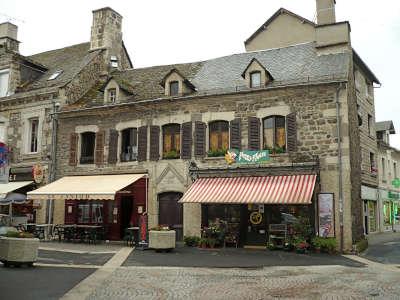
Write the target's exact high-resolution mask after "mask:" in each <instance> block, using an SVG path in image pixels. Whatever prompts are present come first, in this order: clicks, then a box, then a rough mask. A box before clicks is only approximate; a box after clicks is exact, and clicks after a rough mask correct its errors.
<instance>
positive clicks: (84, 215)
mask: <svg viewBox="0 0 400 300" xmlns="http://www.w3.org/2000/svg"><path fill="white" fill-rule="evenodd" d="M78 223H90V204H88V203H80V204H78Z"/></svg>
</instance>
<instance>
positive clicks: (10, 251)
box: [0, 231, 39, 267]
mask: <svg viewBox="0 0 400 300" xmlns="http://www.w3.org/2000/svg"><path fill="white" fill-rule="evenodd" d="M38 248H39V239H37V238H34V237H33V235H32V234H30V233H27V232H14V231H11V232H7V233H6V234H5V235H4V236H1V237H0V261H1V262H2V263H3V264H4V266H5V267H8V266H9V265H21V264H26V265H28V266H32V265H33V263H34V262H35V261H36V260H37V256H38Z"/></svg>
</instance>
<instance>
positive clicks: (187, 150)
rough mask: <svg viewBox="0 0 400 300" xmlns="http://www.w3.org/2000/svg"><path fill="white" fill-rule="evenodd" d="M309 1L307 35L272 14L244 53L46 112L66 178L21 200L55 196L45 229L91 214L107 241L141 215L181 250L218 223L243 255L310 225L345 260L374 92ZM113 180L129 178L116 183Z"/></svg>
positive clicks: (122, 81) (325, 7)
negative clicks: (231, 230) (291, 222)
mask: <svg viewBox="0 0 400 300" xmlns="http://www.w3.org/2000/svg"><path fill="white" fill-rule="evenodd" d="M316 3H317V19H318V22H317V23H314V22H311V21H309V20H307V19H304V18H302V17H300V16H298V15H296V14H294V13H292V12H289V11H287V10H285V9H280V10H278V11H277V12H276V13H275V14H274V15H273V16H272V17H271V18H270V19H269V20H268V21H267V22H266V23H265V24H263V25H262V26H261V27H260V28H259V29H258V30H257V31H256V32H255V33H254V34H253V35H252V36H251V37H250V38H249V39H247V40H246V42H245V47H246V50H247V51H248V52H246V53H240V54H234V55H229V56H225V57H220V58H216V59H212V60H207V61H202V62H196V63H188V64H175V65H166V66H158V67H149V68H141V69H128V70H115V71H113V72H110V73H109V74H108V76H107V77H102V78H101V80H99V81H98V82H97V83H96V84H95V85H93V86H92V88H91V89H90V90H88V91H87V93H85V95H84V96H82V97H80V98H79V100H77V101H76V102H74V103H73V104H71V105H66V106H64V107H63V109H62V110H61V112H60V113H58V114H57V116H58V122H59V124H58V126H59V130H58V135H57V138H58V141H66V142H59V143H57V159H56V169H57V178H63V179H64V180H63V181H61V180H59V183H57V182H56V183H53V184H51V185H49V186H48V188H44V189H39V190H38V191H37V192H33V193H32V194H31V197H32V198H38V199H45V198H46V197H47V198H52V197H54V195H55V194H57V193H58V196H57V197H58V200H56V201H55V202H54V205H55V213H54V218H55V222H56V223H64V222H78V223H81V222H83V223H88V222H89V223H93V222H96V221H98V213H100V214H101V216H102V218H101V220H102V222H103V223H104V224H108V225H109V226H111V227H118V228H116V229H115V228H114V229H115V230H116V233H115V232H114V233H115V234H114V235H113V237H116V238H118V237H121V236H122V235H123V230H124V228H125V227H126V226H128V224H129V223H132V224H133V223H135V222H136V221H135V220H137V217H138V216H137V215H138V214H143V212H146V214H147V215H148V221H149V226H150V227H152V226H154V225H157V224H168V225H170V226H172V227H173V228H174V229H176V230H177V232H178V237H179V238H181V237H182V236H183V235H185V236H188V235H197V236H198V235H200V232H201V228H202V226H206V225H209V224H210V222H211V221H212V219H215V218H221V217H226V218H227V219H228V221H229V222H230V224H236V223H237V224H239V225H238V226H239V227H240V228H239V229H238V231H240V232H239V235H240V238H241V240H242V241H241V243H242V244H251V243H261V244H265V243H266V232H268V231H269V230H270V229H271V227H270V225H271V224H272V223H282V222H283V221H282V220H278V219H279V218H280V219H282V218H289V219H290V218H293V217H294V218H298V217H301V216H307V217H308V220H309V222H311V226H312V228H313V229H314V230H315V231H316V232H319V233H320V234H322V235H324V231H323V230H322V229H324V230H325V229H326V230H327V233H328V234H329V235H331V234H332V235H335V236H336V237H337V239H338V241H339V244H340V245H341V247H342V248H343V249H344V250H350V249H351V247H352V245H353V243H354V242H355V241H357V240H359V239H361V238H363V236H364V230H363V224H364V222H363V201H362V197H361V191H362V186H365V187H367V188H370V189H375V190H376V189H377V187H378V179H377V174H376V170H375V168H376V167H375V166H376V155H377V152H378V150H377V144H376V137H375V121H374V120H375V117H374V116H375V113H374V98H373V97H374V96H373V84H374V83H376V84H379V80H378V79H377V78H376V77H375V75H374V74H373V73H372V72H371V70H370V69H369V68H368V66H367V65H366V64H365V63H364V62H363V61H362V59H361V58H360V57H359V56H358V55H357V53H356V52H355V51H354V50H353V48H352V46H351V39H350V24H349V23H348V22H336V20H335V1H334V0H317V1H316ZM372 133H373V134H372ZM227 149H236V150H242V152H234V151H233V150H232V151H229V153H228V154H232V153H236V154H238V155H243V156H245V155H250V154H246V152H243V151H247V150H252V151H259V152H257V154H256V155H259V157H261V156H262V155H267V158H266V160H267V162H264V163H257V162H255V163H250V164H243V165H242V164H239V163H234V164H232V165H228V163H227V161H226V157H225V154H226V152H227ZM262 150H267V151H268V152H266V151H264V152H263V151H262ZM254 153H255V152H252V154H254ZM265 153H267V154H265ZM229 159H232V157H230V158H229V155H228V157H227V160H228V161H229ZM121 174H137V175H138V176H136V177H132V178H131V179H130V181H129V180H128V181H126V182H125V181H123V180H122V179H121V177H113V176H116V175H119V176H121ZM79 175H96V176H93V181H92V184H91V185H92V186H91V187H90V188H88V189H87V190H85V192H82V191H76V190H74V189H73V186H74V184H78V182H79V181H80V180H81V178H82V177H78V176H79ZM99 178H103V179H104V180H103V181H101V182H102V184H103V183H104V184H105V185H107V182H108V184H109V185H110V186H111V182H114V183H116V182H119V185H118V188H119V189H118V188H115V189H114V190H112V189H110V190H107V191H106V192H107V193H108V194H107V197H106V196H104V198H101V197H97V198H96V196H95V195H96V194H101V195H103V194H104V193H105V191H103V189H102V188H103V186H100V184H96V181H98V180H99ZM138 178H145V180H144V181H143V184H145V185H146V189H147V193H146V197H145V203H144V202H142V200H143V199H142V198H140V199H141V202H140V205H137V204H135V199H136V198H135V197H136V196H134V195H133V194H132V193H134V192H135V188H130V187H132V185H133V184H135V181H137V180H138ZM125 179H126V178H125V177H124V180H125ZM86 180H88V182H90V179H88V177H87V178H86ZM144 182H145V183H144ZM193 182H194V183H193ZM263 183H265V184H263ZM89 185H90V184H89ZM128 186H129V187H128ZM126 187H128V188H126ZM241 187H242V190H240V188H241ZM263 187H267V189H266V190H265V189H263ZM90 189H92V190H90ZM104 189H106V188H105V187H104ZM188 189H189V191H188ZM238 189H239V190H238ZM100 190H102V191H100ZM90 191H92V192H90ZM235 191H236V192H235ZM239 191H240V192H241V193H239ZM298 191H302V192H301V195H300V194H298V193H297V192H298ZM290 192H292V194H290ZM61 194H62V196H60V195H61ZM319 194H321V195H322V197H320V196H319ZM132 195H133V196H132ZM182 195H183V198H182ZM238 195H239V196H240V197H239V196H238ZM331 196H333V197H332V198H331ZM238 197H239V198H238ZM123 198H124V199H125V200H123ZM181 198H182V199H181ZM320 198H321V199H320ZM74 199H75V201H74ZM85 199H98V201H93V200H90V201H86V200H85ZM106 199H108V200H115V201H103V200H106ZM179 199H181V200H180V201H181V202H183V204H182V203H181V202H178V200H179ZM326 199H328V201H327V202H325V204H326V205H327V206H326V207H325V206H324V207H322V204H323V203H322V200H324V201H326ZM330 199H333V201H334V203H331V202H329V201H330ZM319 200H321V202H320V201H319ZM329 205H333V207H330V206H329ZM143 206H144V207H143ZM323 208H326V210H325V211H324V210H323ZM329 209H333V215H330V212H329ZM127 210H129V212H128V213H127ZM93 214H95V215H96V216H95V217H93ZM322 214H323V215H322ZM131 215H132V218H131V217H130V216H131ZM252 216H255V217H256V218H255V219H251V218H252ZM93 218H94V219H93ZM130 218H131V219H130ZM249 218H250V219H249ZM132 220H133V221H132ZM258 222H259V223H258ZM331 224H334V225H331ZM133 225H136V224H133ZM232 226H233V225H232ZM322 226H324V228H322ZM114 229H113V230H114ZM260 237H261V238H260Z"/></svg>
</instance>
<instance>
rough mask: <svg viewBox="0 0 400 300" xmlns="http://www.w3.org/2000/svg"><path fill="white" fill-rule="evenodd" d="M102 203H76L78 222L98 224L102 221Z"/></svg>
mask: <svg viewBox="0 0 400 300" xmlns="http://www.w3.org/2000/svg"><path fill="white" fill-rule="evenodd" d="M103 216H104V210H103V203H99V202H96V201H89V202H81V203H79V204H78V223H79V224H99V223H103V221H104V217H103Z"/></svg>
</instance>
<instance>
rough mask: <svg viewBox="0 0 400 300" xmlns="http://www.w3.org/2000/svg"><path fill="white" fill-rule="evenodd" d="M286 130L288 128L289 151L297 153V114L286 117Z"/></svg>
mask: <svg viewBox="0 0 400 300" xmlns="http://www.w3.org/2000/svg"><path fill="white" fill-rule="evenodd" d="M286 128H287V151H288V152H296V151H297V123H296V113H291V114H288V115H287V116H286Z"/></svg>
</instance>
